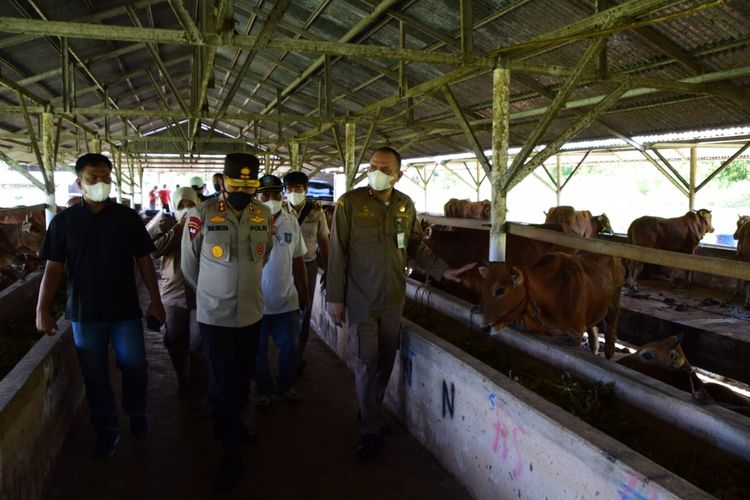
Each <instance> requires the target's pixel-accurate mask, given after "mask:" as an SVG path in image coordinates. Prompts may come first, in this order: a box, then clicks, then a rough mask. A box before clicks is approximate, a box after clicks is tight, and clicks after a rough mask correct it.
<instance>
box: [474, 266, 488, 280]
mask: <svg viewBox="0 0 750 500" xmlns="http://www.w3.org/2000/svg"><path fill="white" fill-rule="evenodd" d="M477 270H478V271H479V274H480V275H481V276H482V278H487V275H489V274H490V268H489V267H487V266H479V267H478V268H477Z"/></svg>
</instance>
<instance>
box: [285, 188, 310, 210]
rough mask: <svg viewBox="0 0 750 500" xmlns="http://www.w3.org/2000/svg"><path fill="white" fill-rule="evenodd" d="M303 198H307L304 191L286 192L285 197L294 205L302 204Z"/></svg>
mask: <svg viewBox="0 0 750 500" xmlns="http://www.w3.org/2000/svg"><path fill="white" fill-rule="evenodd" d="M305 198H307V194H306V193H296V192H291V193H287V194H286V199H287V200H289V203H291V204H292V205H294V206H295V207H296V206H299V205H302V204H303V203H304V202H305Z"/></svg>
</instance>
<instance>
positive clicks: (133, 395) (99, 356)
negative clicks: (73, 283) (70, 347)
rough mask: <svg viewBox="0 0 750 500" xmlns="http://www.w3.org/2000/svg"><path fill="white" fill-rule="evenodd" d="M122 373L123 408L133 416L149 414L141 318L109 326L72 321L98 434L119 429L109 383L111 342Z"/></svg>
mask: <svg viewBox="0 0 750 500" xmlns="http://www.w3.org/2000/svg"><path fill="white" fill-rule="evenodd" d="M110 340H111V341H112V349H113V350H114V352H115V359H116V360H117V368H119V369H120V372H121V373H122V406H123V408H125V411H126V412H127V413H128V415H130V416H131V417H141V416H145V415H146V385H147V381H148V379H147V375H146V349H145V346H144V343H143V325H142V324H141V320H140V318H139V319H131V320H127V321H116V322H107V323H77V322H73V341H74V342H75V345H76V350H77V351H78V362H79V363H80V365H81V372H83V381H84V384H85V386H86V398H87V399H88V402H89V407H90V408H91V422H92V423H93V424H94V428H95V429H96V430H97V431H98V432H102V431H116V430H117V409H116V408H115V396H114V394H113V392H112V384H111V383H110V380H109V342H110Z"/></svg>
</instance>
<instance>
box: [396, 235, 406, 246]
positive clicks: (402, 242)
mask: <svg viewBox="0 0 750 500" xmlns="http://www.w3.org/2000/svg"><path fill="white" fill-rule="evenodd" d="M396 244H397V245H398V247H399V248H400V249H402V250H403V249H404V248H406V233H396Z"/></svg>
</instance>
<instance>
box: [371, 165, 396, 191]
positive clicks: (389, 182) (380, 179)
mask: <svg viewBox="0 0 750 500" xmlns="http://www.w3.org/2000/svg"><path fill="white" fill-rule="evenodd" d="M367 180H368V181H370V187H371V188H373V189H374V190H375V191H385V190H386V189H390V188H392V187H393V182H394V181H393V177H391V176H390V175H387V174H384V173H383V172H381V171H380V170H375V171H374V172H367Z"/></svg>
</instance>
